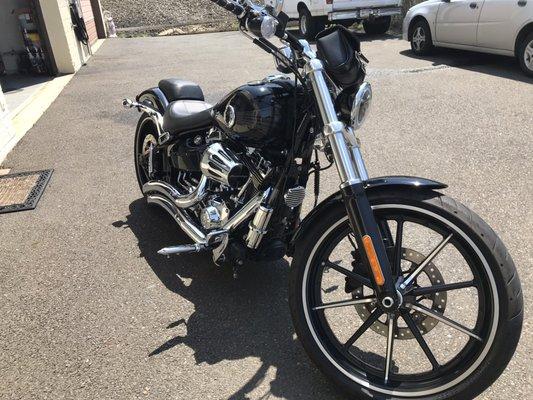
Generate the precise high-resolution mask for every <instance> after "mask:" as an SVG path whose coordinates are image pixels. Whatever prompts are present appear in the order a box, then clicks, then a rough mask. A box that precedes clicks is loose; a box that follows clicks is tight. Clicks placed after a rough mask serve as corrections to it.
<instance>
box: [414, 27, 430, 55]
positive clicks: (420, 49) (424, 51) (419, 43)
mask: <svg viewBox="0 0 533 400" xmlns="http://www.w3.org/2000/svg"><path fill="white" fill-rule="evenodd" d="M411 32H412V33H411V38H410V40H411V49H412V50H413V53H415V54H416V55H419V56H424V55H428V54H430V53H431V51H432V50H433V39H432V38H431V29H430V28H429V25H428V23H427V22H426V21H425V20H423V19H420V20H418V21H416V22H415V23H414V25H413V26H412V28H411Z"/></svg>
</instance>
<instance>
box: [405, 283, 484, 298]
mask: <svg viewBox="0 0 533 400" xmlns="http://www.w3.org/2000/svg"><path fill="white" fill-rule="evenodd" d="M474 286H476V283H475V282H474V281H469V282H459V283H448V284H445V285H434V286H429V287H421V288H416V289H413V290H412V291H411V292H410V294H412V295H413V296H415V297H416V296H424V295H427V294H435V293H440V292H449V291H451V290H459V289H466V288H469V287H474Z"/></svg>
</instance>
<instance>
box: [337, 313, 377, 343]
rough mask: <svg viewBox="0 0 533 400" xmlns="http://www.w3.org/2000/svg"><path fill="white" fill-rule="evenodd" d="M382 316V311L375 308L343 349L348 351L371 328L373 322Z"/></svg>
mask: <svg viewBox="0 0 533 400" xmlns="http://www.w3.org/2000/svg"><path fill="white" fill-rule="evenodd" d="M382 315H383V311H381V309H380V308H376V309H375V310H374V312H373V313H372V314H370V316H369V317H368V318H367V320H366V321H365V322H363V325H361V326H360V327H359V329H357V331H356V332H355V333H354V334H353V335H352V337H351V338H350V339H348V341H347V342H346V343H345V344H344V347H345V348H347V349H349V348H350V347H351V346H352V345H353V344H354V343H355V342H356V341H357V339H359V338H360V337H361V336H362V335H363V333H365V332H366V331H367V330H368V328H370V327H371V326H372V324H373V323H374V322H376V321H377V320H378V318H379V317H381V316H382Z"/></svg>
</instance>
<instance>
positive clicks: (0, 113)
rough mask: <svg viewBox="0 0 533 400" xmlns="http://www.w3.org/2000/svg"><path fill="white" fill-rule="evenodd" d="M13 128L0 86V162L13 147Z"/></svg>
mask: <svg viewBox="0 0 533 400" xmlns="http://www.w3.org/2000/svg"><path fill="white" fill-rule="evenodd" d="M14 138H15V130H14V129H13V125H12V124H11V117H10V116H9V112H8V109H7V104H6V101H5V98H4V94H3V93H2V87H1V86H0V163H2V161H3V159H4V157H5V156H6V154H7V152H8V151H9V150H10V149H11V148H12V147H13V143H14V142H13V139H14Z"/></svg>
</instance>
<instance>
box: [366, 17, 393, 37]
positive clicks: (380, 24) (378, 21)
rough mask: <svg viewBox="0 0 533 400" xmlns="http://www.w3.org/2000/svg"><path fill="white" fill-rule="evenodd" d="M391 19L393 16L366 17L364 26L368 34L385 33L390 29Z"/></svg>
mask: <svg viewBox="0 0 533 400" xmlns="http://www.w3.org/2000/svg"><path fill="white" fill-rule="evenodd" d="M391 21H392V19H391V17H379V18H375V19H373V20H369V19H365V20H364V21H363V28H364V29H365V32H366V33H367V34H368V35H383V34H385V33H387V32H388V30H389V29H390V25H391Z"/></svg>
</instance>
